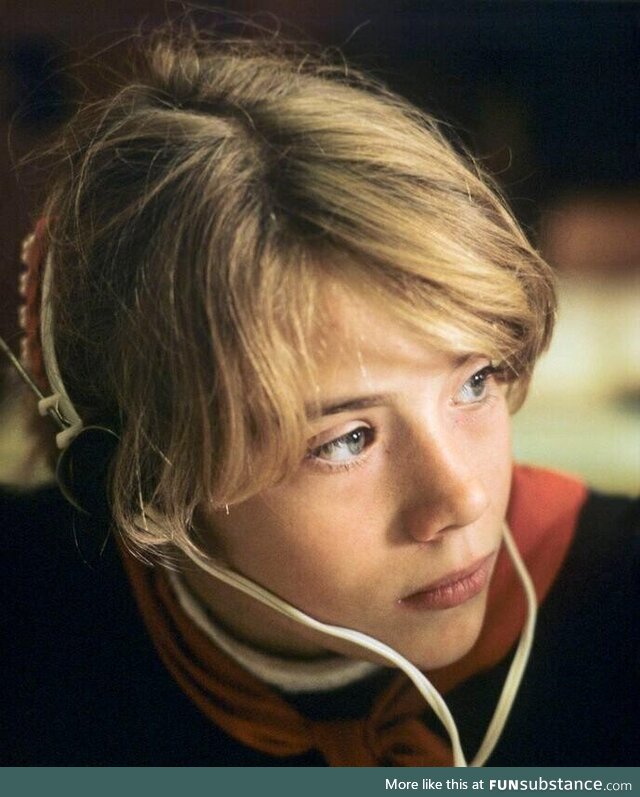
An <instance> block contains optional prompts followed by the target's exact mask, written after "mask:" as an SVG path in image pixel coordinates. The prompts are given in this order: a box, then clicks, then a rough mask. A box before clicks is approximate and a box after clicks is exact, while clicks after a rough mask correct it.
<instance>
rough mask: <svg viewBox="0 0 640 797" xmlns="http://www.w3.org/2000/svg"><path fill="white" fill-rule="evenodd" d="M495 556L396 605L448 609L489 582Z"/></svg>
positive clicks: (488, 557) (447, 577) (476, 562)
mask: <svg viewBox="0 0 640 797" xmlns="http://www.w3.org/2000/svg"><path fill="white" fill-rule="evenodd" d="M495 559H496V553H495V552H494V553H491V554H489V555H488V556H485V557H483V558H482V559H478V560H477V561H475V562H474V563H473V564H471V565H470V566H469V567H466V568H464V569H463V570H457V571H455V572H454V573H449V575H447V576H445V577H444V578H442V579H439V580H438V581H436V582H435V583H433V584H429V585H427V586H426V587H423V588H422V589H420V590H418V591H417V592H413V593H412V594H411V595H407V596H406V597H404V598H400V600H399V601H398V603H400V604H401V605H403V606H406V607H407V608H410V609H429V610H436V609H438V610H439V609H452V608H454V607H455V606H460V605H461V604H463V603H466V602H467V601H469V600H471V599H472V598H475V597H476V595H479V594H480V593H481V592H482V591H483V590H484V589H485V587H486V586H487V584H488V583H489V578H490V577H491V572H492V569H493V564H494V562H495Z"/></svg>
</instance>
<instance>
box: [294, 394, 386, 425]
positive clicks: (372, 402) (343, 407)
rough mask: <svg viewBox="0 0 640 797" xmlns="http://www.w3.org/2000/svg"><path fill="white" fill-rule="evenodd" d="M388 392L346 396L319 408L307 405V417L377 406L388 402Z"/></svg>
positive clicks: (318, 416) (311, 417)
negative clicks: (346, 397)
mask: <svg viewBox="0 0 640 797" xmlns="http://www.w3.org/2000/svg"><path fill="white" fill-rule="evenodd" d="M391 398H392V397H391V394H390V393H374V394H373V395H371V396H358V397H356V398H348V399H344V400H340V401H336V402H331V403H329V404H321V405H320V409H319V410H318V408H317V407H313V406H309V407H307V417H308V418H309V419H310V420H312V419H314V418H321V417H323V416H324V415H338V414H339V413H341V412H350V411H352V410H364V409H367V407H379V406H381V405H382V404H389V403H390V402H391Z"/></svg>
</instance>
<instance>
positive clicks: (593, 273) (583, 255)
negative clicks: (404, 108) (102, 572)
mask: <svg viewBox="0 0 640 797" xmlns="http://www.w3.org/2000/svg"><path fill="white" fill-rule="evenodd" d="M197 5H198V8H199V11H198V12H197V14H196V16H197V17H198V18H199V19H200V20H201V21H202V23H203V24H205V25H213V24H218V23H219V22H220V21H222V20H224V17H225V13H224V12H225V10H228V11H231V12H234V13H237V14H240V15H245V16H248V17H250V18H253V19H254V20H255V21H256V22H258V23H260V24H263V25H265V26H267V27H269V28H275V27H277V26H278V24H279V21H281V22H282V23H283V28H284V30H285V32H286V33H287V34H288V35H290V36H292V37H294V38H297V39H311V40H313V41H317V42H320V43H322V44H324V45H326V46H329V47H337V48H339V49H340V50H341V51H342V52H344V53H345V55H346V57H347V58H348V59H349V60H350V61H353V62H355V63H356V64H357V65H359V66H361V67H364V68H366V69H369V70H371V71H373V72H374V73H375V74H376V75H377V76H378V77H379V78H381V79H383V80H384V81H385V82H386V83H387V84H388V85H390V86H391V87H392V88H394V89H396V90H397V91H399V92H401V93H403V94H404V95H406V96H407V97H409V98H410V99H411V100H412V101H413V102H415V103H417V104H418V105H420V106H422V107H424V108H425V109H427V110H428V111H430V112H431V113H433V114H434V115H436V116H437V117H439V118H440V119H442V120H444V121H445V122H447V123H448V124H450V125H451V126H452V127H453V129H455V131H456V132H457V135H458V136H459V137H460V138H461V139H462V141H463V142H464V143H465V145H467V146H468V147H469V148H470V149H471V150H472V151H473V152H474V153H475V154H476V156H478V157H479V159H480V160H481V161H482V162H483V163H484V165H485V167H486V168H487V169H488V170H489V171H491V172H492V174H493V175H494V176H495V178H496V179H497V181H498V182H499V184H500V185H501V187H502V190H503V191H504V193H505V195H506V196H507V197H508V199H509V201H510V202H511V204H512V207H513V209H514V211H515V213H516V215H517V216H518V218H519V220H520V222H521V223H522V224H523V226H524V227H525V229H526V230H527V232H528V234H529V236H530V237H531V238H532V239H533V240H534V242H535V243H536V245H537V246H538V247H539V248H540V249H541V250H542V252H543V253H544V254H545V256H546V257H547V258H548V259H549V260H550V261H551V263H552V264H553V265H554V267H555V268H556V270H557V272H558V275H559V278H560V318H559V323H558V328H557V333H556V336H555V340H554V343H553V346H552V348H551V350H550V352H549V353H548V354H547V355H546V357H545V358H544V360H543V361H542V362H541V364H540V367H539V369H538V372H537V375H536V377H535V379H534V383H533V386H532V391H531V396H530V398H529V400H528V402H527V404H526V405H525V407H524V408H523V409H522V410H521V411H520V412H519V413H518V415H517V416H516V418H515V448H516V454H517V456H518V458H519V459H521V460H524V461H529V462H532V463H536V464H543V465H549V466H552V467H556V468H559V469H563V470H569V471H573V472H577V473H580V474H582V475H584V476H585V477H586V479H587V480H588V481H589V482H590V483H591V484H592V485H594V486H595V487H598V488H601V489H606V490H614V491H620V492H628V493H634V492H637V490H638V487H639V486H640V157H639V155H640V151H639V144H638V131H639V124H638V123H639V121H640V120H639V115H640V112H639V109H640V81H639V76H640V69H639V67H640V5H638V4H636V3H634V2H589V1H588V0H583V1H581V2H562V0H557V1H553V0H549V2H543V0H539V1H538V2H524V1H523V2H520V1H517V2H516V1H514V2H506V1H503V2H483V1H481V0H475V1H474V2H461V1H460V0H440V1H439V0H431V1H429V0H422V2H381V1H380V2H373V0H370V1H369V2H357V0H350V1H344V0H343V1H341V0H322V2H318V1H316V2H311V1H310V0H309V2H304V0H279V1H278V0H272V1H271V2H267V0H263V1H260V0H255V1H254V2H250V1H249V0H236V1H235V2H233V1H232V2H224V1H223V0H216V2H215V4H208V3H206V2H203V0H199V2H198V4H197ZM209 6H210V7H209ZM214 6H215V9H216V10H213V8H214ZM181 9H182V6H181V4H179V3H172V2H165V0H109V1H108V2H105V1H103V0H91V2H86V1H85V2H79V0H28V2H24V0H0V188H1V192H2V202H1V205H0V333H1V334H2V335H3V336H4V337H5V338H7V339H8V340H9V341H10V342H11V344H12V345H13V346H14V347H15V349H16V350H17V349H18V343H19V334H18V327H17V320H16V308H17V306H18V295H17V278H18V272H19V250H20V241H21V239H22V237H24V235H25V234H26V233H27V232H28V231H29V229H30V226H31V224H32V222H33V219H34V218H35V217H36V216H37V209H38V205H39V202H40V196H39V187H40V185H41V184H42V180H43V178H44V176H45V175H46V162H43V161H40V162H39V163H38V164H37V165H36V164H35V163H33V162H31V163H30V162H29V161H28V160H27V161H26V162H25V161H24V159H25V157H26V156H27V155H28V154H29V153H30V152H32V151H33V150H34V148H36V147H39V146H41V145H44V144H46V142H47V141H48V140H49V139H50V137H51V136H53V135H55V133H56V130H57V129H58V128H59V127H60V126H61V125H63V124H64V123H65V121H66V120H67V119H68V118H69V116H70V115H71V114H72V112H73V109H74V106H75V104H76V103H77V102H78V101H79V100H81V99H82V97H83V95H84V93H85V91H86V90H87V89H88V88H89V89H91V90H96V91H98V92H107V91H108V90H109V83H110V79H109V73H108V71H106V70H104V69H102V70H98V69H96V68H95V67H96V65H97V64H107V65H108V66H109V67H114V68H116V69H117V67H118V63H119V59H121V58H122V57H123V56H122V48H120V47H117V46H115V47H114V44H115V43H117V42H121V41H122V40H123V39H124V38H126V36H127V35H128V34H129V33H130V32H131V30H132V29H136V28H143V29H145V28H150V27H153V26H154V25H156V24H158V23H161V22H163V21H165V20H166V19H167V17H168V16H175V15H179V14H180V13H181ZM2 366H4V364H2ZM10 381H11V380H10V377H8V376H7V375H6V373H5V374H4V377H3V378H2V384H1V386H0V389H1V390H2V395H3V397H4V400H3V403H2V407H1V410H0V481H3V482H11V483H14V484H17V485H26V484H28V483H33V482H35V481H39V480H42V479H46V478H48V477H49V474H48V473H47V471H46V469H45V468H44V467H43V466H42V463H40V464H38V463H34V461H33V460H32V459H31V458H25V452H26V448H25V424H26V421H25V418H24V417H23V416H22V415H21V414H20V412H18V411H17V409H16V403H15V401H14V400H12V398H11V394H12V391H11V389H10Z"/></svg>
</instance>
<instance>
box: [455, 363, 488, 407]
mask: <svg viewBox="0 0 640 797" xmlns="http://www.w3.org/2000/svg"><path fill="white" fill-rule="evenodd" d="M495 372H496V369H495V367H494V366H493V365H487V366H485V367H484V368H481V369H480V370H479V371H477V372H476V373H475V374H474V375H473V376H472V377H470V378H469V379H467V381H466V382H465V383H464V385H463V386H462V387H461V388H460V390H459V391H458V394H457V396H456V398H455V400H454V401H455V403H456V404H476V403H478V402H480V401H482V400H483V399H484V398H486V395H487V382H488V380H489V378H490V377H491V376H493V374H495Z"/></svg>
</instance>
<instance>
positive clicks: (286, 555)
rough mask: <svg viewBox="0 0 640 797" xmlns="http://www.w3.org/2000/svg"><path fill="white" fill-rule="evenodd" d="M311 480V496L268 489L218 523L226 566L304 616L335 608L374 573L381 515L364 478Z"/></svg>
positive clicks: (308, 491)
mask: <svg viewBox="0 0 640 797" xmlns="http://www.w3.org/2000/svg"><path fill="white" fill-rule="evenodd" d="M309 481H311V483H315V484H314V485H313V486H314V489H309V488H308V486H307V488H306V489H304V490H296V489H295V488H294V486H293V485H291V484H289V483H288V484H287V486H286V487H276V488H273V489H271V490H268V491H267V492H266V493H264V494H263V495H262V496H260V497H259V498H256V499H251V500H250V501H247V502H245V503H243V504H241V505H239V506H236V507H231V509H230V514H229V516H228V517H227V516H221V517H220V518H219V521H218V523H217V524H216V527H217V528H216V536H217V538H218V539H219V540H220V542H221V549H222V551H223V556H224V558H225V559H226V561H227V562H228V564H229V565H231V566H232V567H233V568H234V569H237V570H238V571H240V572H241V573H243V574H244V575H246V576H248V577H249V578H252V579H254V580H255V581H257V582H258V583H261V584H263V585H264V586H265V587H267V588H269V589H272V590H273V591H274V592H276V593H278V594H279V595H281V596H282V597H284V598H286V599H288V600H290V601H291V602H293V603H295V604H296V605H298V606H300V608H303V609H305V608H306V609H311V608H312V607H313V606H314V605H317V603H318V602H322V603H323V604H324V605H325V606H326V607H329V606H333V605H334V603H335V605H339V604H340V602H341V600H342V599H343V598H342V597H341V596H343V595H344V592H345V591H346V592H349V590H350V586H351V585H352V584H361V583H362V581H363V579H365V578H367V577H368V576H369V575H371V574H372V573H373V572H374V571H375V570H376V561H377V557H376V555H375V551H374V548H373V547H372V546H371V541H372V540H373V539H375V538H376V530H375V529H372V523H374V522H376V518H377V517H378V516H379V514H380V513H379V512H376V508H377V506H378V503H379V502H378V499H376V497H375V491H374V490H373V489H372V487H371V486H370V485H369V483H368V481H367V479H361V480H358V484H357V485H355V484H354V483H348V482H349V480H348V479H342V478H341V477H340V476H336V477H335V478H334V477H331V476H328V477H327V476H319V477H315V476H312V477H310V479H309ZM354 481H355V480H354ZM377 522H378V523H379V522H380V521H379V520H377ZM381 536H382V535H377V537H378V538H380V537H381ZM329 587H331V588H329Z"/></svg>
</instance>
